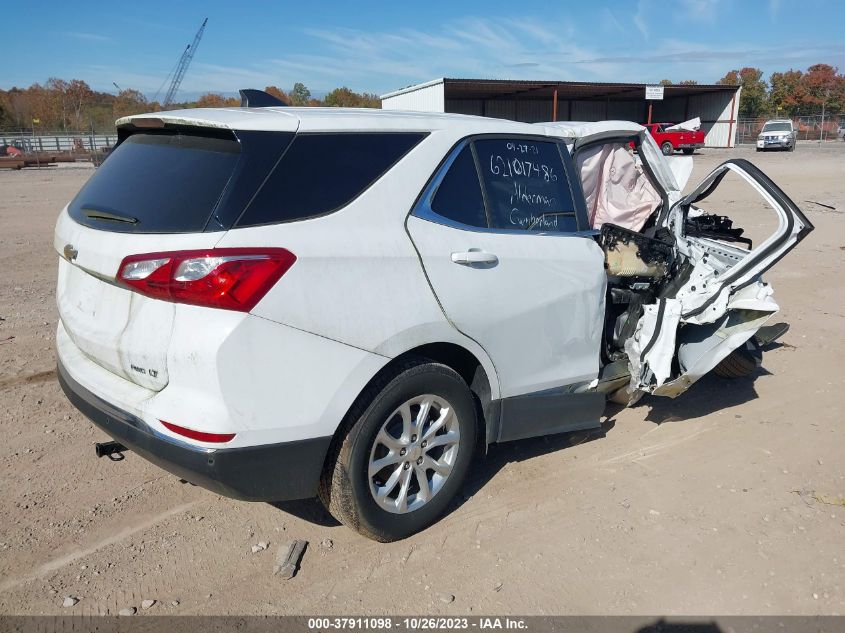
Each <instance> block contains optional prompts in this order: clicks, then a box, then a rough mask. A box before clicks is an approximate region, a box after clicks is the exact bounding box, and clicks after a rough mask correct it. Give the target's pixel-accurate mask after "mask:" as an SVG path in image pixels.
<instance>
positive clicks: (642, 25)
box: [632, 0, 649, 39]
mask: <svg viewBox="0 0 845 633" xmlns="http://www.w3.org/2000/svg"><path fill="white" fill-rule="evenodd" d="M648 14H649V12H648V5H647V3H646V1H645V0H640V1H639V2H638V3H637V12H636V13H635V14H634V17H633V18H632V20H633V21H634V26H636V27H637V30H638V31H639V32H640V34H642V36H643V37H644V38H645V39H648V21H647V19H648V18H647V17H646V16H647V15H648Z"/></svg>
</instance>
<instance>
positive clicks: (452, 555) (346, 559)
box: [0, 143, 845, 614]
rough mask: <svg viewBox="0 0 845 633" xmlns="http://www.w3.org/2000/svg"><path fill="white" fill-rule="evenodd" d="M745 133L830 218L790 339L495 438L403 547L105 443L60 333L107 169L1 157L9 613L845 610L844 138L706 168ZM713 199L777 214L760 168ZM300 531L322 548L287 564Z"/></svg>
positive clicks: (2, 522)
mask: <svg viewBox="0 0 845 633" xmlns="http://www.w3.org/2000/svg"><path fill="white" fill-rule="evenodd" d="M729 154H730V155H738V156H743V157H746V158H750V159H751V160H753V161H754V162H756V163H757V164H758V165H760V166H761V167H762V168H763V170H764V171H766V172H767V173H768V174H769V175H770V176H771V177H772V178H773V179H774V180H775V181H776V182H778V183H779V184H780V185H781V186H782V187H783V189H785V190H786V191H787V192H788V193H789V194H790V195H792V196H793V197H794V199H795V200H796V202H798V204H799V205H800V206H801V207H802V208H803V209H805V210H806V212H807V215H808V216H809V217H810V219H811V220H812V221H813V222H814V223H815V225H816V230H815V232H814V233H813V234H812V235H810V237H809V238H808V239H807V240H806V241H805V242H803V243H802V244H801V245H800V247H799V248H798V249H797V250H796V251H794V252H793V253H792V254H791V255H790V256H788V257H787V258H786V259H785V260H784V261H783V262H781V263H780V264H779V266H778V267H777V268H775V269H774V270H773V271H772V272H771V273H769V275H768V280H769V281H770V282H772V284H773V286H774V288H775V290H776V293H775V296H776V298H777V299H778V301H779V303H780V304H781V306H782V312H781V315H780V319H782V320H786V321H788V322H789V323H791V325H792V329H791V330H790V331H789V333H788V334H787V335H786V336H785V338H784V339H783V345H781V346H779V347H777V348H776V349H774V350H773V351H770V352H767V353H766V355H765V358H764V366H763V368H762V369H761V370H760V371H759V372H758V373H757V375H756V376H755V377H754V378H753V379H747V380H738V381H723V380H720V379H717V378H712V377H708V378H705V379H704V380H703V381H702V382H700V383H699V384H697V385H696V386H694V388H693V389H692V390H691V391H689V392H688V393H687V394H685V395H684V396H682V397H681V398H679V399H677V400H675V401H669V400H660V399H656V398H646V399H644V400H643V401H642V402H641V403H640V404H639V405H637V406H636V407H634V408H632V409H625V410H621V411H620V410H613V411H610V412H609V413H610V415H609V416H608V418H607V421H606V424H605V427H606V436H605V437H603V438H594V439H593V438H588V437H585V436H578V437H575V438H573V437H565V436H564V437H554V438H547V439H540V440H531V441H523V442H517V443H513V444H509V445H503V446H497V447H493V448H492V449H491V451H490V455H489V457H488V458H487V459H486V461H484V463H482V464H480V465H478V466H477V468H476V470H475V473H474V476H473V478H472V481H471V482H470V484H469V485H468V486H467V488H466V490H465V497H464V498H463V500H462V502H461V503H459V504H456V506H455V507H454V508H453V510H452V511H451V513H450V514H449V515H448V516H447V517H446V518H445V519H444V520H443V521H442V522H440V523H439V524H437V525H435V526H434V527H432V528H430V529H429V530H427V531H426V532H424V533H423V534H420V535H418V536H416V537H413V538H411V539H408V540H406V541H404V542H400V543H395V544H391V545H380V544H377V543H374V542H371V541H368V540H365V539H363V538H361V537H359V536H357V535H356V534H354V533H353V532H351V531H349V530H347V529H346V528H344V527H342V526H338V525H336V524H334V523H333V521H332V520H331V519H330V518H329V517H327V516H326V515H325V514H324V513H323V512H322V511H321V509H320V508H319V506H318V505H317V502H315V501H314V502H312V501H309V502H298V503H290V504H284V505H282V504H279V505H278V506H274V505H269V504H248V503H241V502H237V501H232V500H229V499H225V498H221V497H218V496H217V495H214V494H212V493H209V492H206V491H205V490H202V489H200V488H196V487H192V486H190V485H186V484H182V483H180V482H179V480H178V479H177V478H175V477H173V476H171V475H169V474H167V473H165V472H163V471H161V470H159V469H158V468H156V467H155V466H152V465H150V464H148V463H147V462H145V461H144V460H143V459H141V458H139V457H137V456H135V455H133V454H131V453H129V454H127V457H126V459H125V460H124V461H122V462H117V463H114V462H111V461H108V460H107V459H100V460H98V459H96V458H95V457H94V451H93V448H92V444H93V443H94V442H95V441H101V440H104V439H105V436H104V435H103V434H102V433H100V432H99V431H97V430H95V429H94V428H93V426H92V425H91V424H90V423H89V422H88V421H87V420H86V419H85V418H83V416H82V415H81V414H79V413H77V412H76V411H75V410H74V409H73V408H72V407H71V405H70V404H69V403H68V402H67V401H66V400H65V398H64V396H63V395H62V393H61V391H60V389H59V387H58V385H57V384H56V379H55V372H54V366H55V359H54V352H53V336H54V332H55V329H56V319H57V316H56V308H55V305H54V301H55V293H54V284H55V271H56V255H55V253H54V252H53V250H52V231H53V224H54V221H55V217H56V214H57V212H58V211H59V209H60V208H61V206H62V205H63V204H64V203H65V202H66V201H67V200H68V199H69V198H70V197H71V196H72V195H73V194H74V193H75V192H76V190H77V189H78V188H79V187H80V186H81V184H82V183H83V182H84V181H85V179H86V178H87V177H88V176H89V175H90V173H91V171H90V169H88V168H83V167H75V168H62V169H58V168H57V169H48V170H42V171H34V170H29V171H23V172H17V173H10V172H5V173H0V228H1V229H2V230H0V265H2V269H3V270H5V271H6V272H5V273H4V274H3V275H2V276H0V317H2V319H0V433H1V434H2V437H4V438H5V441H4V442H3V448H2V449H0V478H2V482H3V484H2V491H3V493H2V495H0V515H1V516H2V518H0V527H2V529H0V613H6V614H9V613H17V614H41V613H60V614H93V613H101V614H105V613H117V611H119V610H120V609H123V608H126V607H130V606H135V607H139V612H141V613H143V614H166V613H176V614H224V613H230V614H247V613H260V614H289V613H307V614H326V613H331V614H350V613H357V614H361V613H389V614H401V613H407V614H439V613H443V614H505V613H519V614H598V613H613V614H661V613H665V614H706V613H713V614H845V548H843V547H842V544H843V542H845V507H843V506H842V504H843V498H845V459H843V452H845V430H843V425H842V421H843V419H844V418H845V416H843V415H842V413H841V411H840V412H839V413H837V411H838V410H839V409H840V405H841V400H840V399H841V398H842V394H843V387H845V385H843V382H844V380H843V375H842V367H843V362H842V358H843V357H845V336H843V334H845V330H843V323H845V320H844V319H845V281H843V275H842V268H843V255H845V253H843V251H845V215H843V211H845V143H839V144H833V143H831V144H830V146H829V147H825V148H821V149H820V148H817V147H815V146H810V145H809V144H805V145H804V146H800V147H799V148H798V150H797V151H796V152H795V153H794V154H765V155H760V154H755V153H754V152H753V150H751V149H749V148H742V149H738V150H735V151H731V152H726V151H717V150H710V151H704V152H701V154H700V155H697V156H696V169H695V174H694V175H693V179H692V181H693V182H695V181H697V180H698V179H699V178H700V177H702V176H703V175H704V174H705V173H706V172H707V171H708V170H709V169H710V168H712V167H713V166H715V165H716V164H718V163H719V162H720V161H721V160H723V159H724V158H725V157H726V156H728V155H729ZM713 201H714V202H719V203H722V208H723V209H724V210H725V211H729V212H730V214H731V216H732V217H734V218H735V220H736V221H737V224H740V225H743V224H745V225H747V226H749V227H751V228H752V229H753V228H754V227H758V226H761V225H762V224H764V220H763V218H764V215H763V210H762V207H761V205H760V203H759V202H758V201H757V200H756V199H755V198H754V194H753V193H751V192H750V190H747V189H744V188H743V186H742V185H740V184H738V183H732V184H731V183H726V185H725V186H724V187H723V188H721V189H720V190H719V191H718V192H717V193H716V194H714V196H713ZM808 201H815V202H819V203H822V204H825V205H829V206H833V207H835V210H832V209H828V208H826V207H823V206H820V205H818V204H815V203H813V202H808ZM711 208H717V206H715V205H711ZM294 538H303V539H307V540H308V541H309V543H310V544H309V547H308V550H307V551H306V553H305V556H304V559H303V562H302V569H301V571H300V572H299V574H298V575H297V576H296V578H294V579H293V580H290V581H284V580H280V579H279V578H278V577H274V576H273V573H272V572H273V564H274V558H275V554H276V551H277V549H278V547H279V546H280V545H283V544H285V543H286V542H288V541H290V540H291V539H294ZM326 539H331V541H332V543H331V547H328V542H325V543H324V544H323V545H321V542H324V541H326ZM260 541H263V542H266V543H268V544H269V547H268V549H266V550H264V551H259V552H257V553H254V554H253V553H252V552H251V547H252V546H253V545H254V544H256V543H258V542H260ZM444 594H445V595H444ZM66 596H73V597H75V598H78V600H79V602H78V604H76V605H75V606H73V607H67V608H63V607H62V602H63V600H64V598H65V597H66ZM448 596H454V600H453V601H451V602H449V601H448V600H449V597H448ZM144 599H154V600H157V601H158V602H157V604H156V605H154V606H153V607H152V608H151V609H149V610H143V611H142V610H140V603H141V601H142V600H144ZM176 601H178V604H177V603H176Z"/></svg>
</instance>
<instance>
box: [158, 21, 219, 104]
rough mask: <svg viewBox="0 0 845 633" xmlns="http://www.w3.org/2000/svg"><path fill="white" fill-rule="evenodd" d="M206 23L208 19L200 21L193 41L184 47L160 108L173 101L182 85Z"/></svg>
mask: <svg viewBox="0 0 845 633" xmlns="http://www.w3.org/2000/svg"><path fill="white" fill-rule="evenodd" d="M207 23H208V18H206V19H204V20H203V21H202V26H201V27H200V30H199V31H197V34H196V35H195V36H194V41H193V42H192V43H191V44H188V45H187V46H186V47H185V51H184V52H183V53H182V57H180V58H179V63H178V64H176V70H175V71H174V73H173V81H171V82H170V88H168V89H167V95H165V97H164V101H163V102H162V104H161V105H162V107H164V108H167V107H168V106H169V105H170V104H171V103H173V99H174V98H175V97H176V92H177V91H178V90H179V86H180V85H181V84H182V79H184V78H185V73H186V72H187V71H188V66H190V65H191V60H192V59H193V58H194V53H196V52H197V46H199V44H200V40H201V39H202V34H203V32H204V31H205V25H206V24H207Z"/></svg>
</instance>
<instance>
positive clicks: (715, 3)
mask: <svg viewBox="0 0 845 633" xmlns="http://www.w3.org/2000/svg"><path fill="white" fill-rule="evenodd" d="M720 4H721V0H680V2H678V5H677V6H678V9H679V12H678V14H677V18H678V21H679V22H682V23H683V22H689V21H693V22H699V23H702V22H703V23H705V24H715V22H716V18H718V17H719V9H720V6H719V5H720Z"/></svg>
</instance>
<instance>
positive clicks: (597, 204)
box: [576, 143, 661, 231]
mask: <svg viewBox="0 0 845 633" xmlns="http://www.w3.org/2000/svg"><path fill="white" fill-rule="evenodd" d="M576 163H577V167H578V172H579V173H580V175H581V185H582V187H583V189H584V197H585V198H586V201H587V213H588V215H589V220H590V226H591V227H592V228H594V229H599V228H601V226H602V225H603V224H605V223H610V224H616V225H617V226H621V227H624V228H626V229H630V230H631V231H639V230H640V229H641V228H642V227H643V225H644V224H645V222H646V220H647V219H648V217H649V216H650V215H651V214H652V213H654V211H655V210H656V209H657V207H658V206H659V205H660V203H661V198H660V195H659V194H658V193H657V191H656V190H655V188H654V186H652V184H651V182H650V181H649V179H648V176H646V174H645V173H644V171H643V168H642V165H638V164H637V161H636V159H635V158H634V154H633V152H632V151H631V150H630V149H629V148H628V146H627V144H621V143H607V144H605V145H598V146H595V147H587V148H585V149H583V150H581V151H580V152H579V153H578V154H577V159H576Z"/></svg>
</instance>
